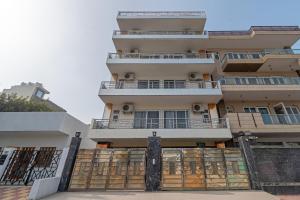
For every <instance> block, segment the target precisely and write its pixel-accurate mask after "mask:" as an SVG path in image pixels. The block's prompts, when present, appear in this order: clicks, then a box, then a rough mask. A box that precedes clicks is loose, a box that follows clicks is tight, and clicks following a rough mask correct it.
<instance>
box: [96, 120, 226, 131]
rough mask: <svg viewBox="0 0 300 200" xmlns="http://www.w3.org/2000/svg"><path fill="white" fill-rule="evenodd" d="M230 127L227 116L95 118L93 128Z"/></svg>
mask: <svg viewBox="0 0 300 200" xmlns="http://www.w3.org/2000/svg"><path fill="white" fill-rule="evenodd" d="M203 128H228V120H227V119H226V118H219V119H205V118H203V119H188V118H182V119H178V118H177V119H173V118H152V119H140V118H139V119H117V120H110V119H93V121H92V129H203Z"/></svg>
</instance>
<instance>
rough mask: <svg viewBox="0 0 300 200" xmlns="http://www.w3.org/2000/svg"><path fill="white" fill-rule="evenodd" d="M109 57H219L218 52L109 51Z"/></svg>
mask: <svg viewBox="0 0 300 200" xmlns="http://www.w3.org/2000/svg"><path fill="white" fill-rule="evenodd" d="M108 59H151V60H152V59H219V55H218V54H217V53H172V54H170V53H122V54H119V53H109V54H108Z"/></svg>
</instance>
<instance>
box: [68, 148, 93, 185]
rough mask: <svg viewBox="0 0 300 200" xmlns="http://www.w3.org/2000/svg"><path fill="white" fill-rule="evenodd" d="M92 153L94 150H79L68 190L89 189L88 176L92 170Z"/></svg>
mask: <svg viewBox="0 0 300 200" xmlns="http://www.w3.org/2000/svg"><path fill="white" fill-rule="evenodd" d="M94 153H95V150H90V149H80V150H79V152H78V154H77V156H76V162H75V166H74V169H73V174H72V178H71V181H70V185H69V188H70V189H87V188H88V187H89V177H90V176H89V175H90V173H91V170H92V161H93V157H94Z"/></svg>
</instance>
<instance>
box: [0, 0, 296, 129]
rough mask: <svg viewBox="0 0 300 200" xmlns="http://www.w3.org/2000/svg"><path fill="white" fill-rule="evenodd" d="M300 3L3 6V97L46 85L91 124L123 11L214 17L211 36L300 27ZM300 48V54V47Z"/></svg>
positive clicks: (200, 0) (94, 1) (70, 1)
mask: <svg viewBox="0 0 300 200" xmlns="http://www.w3.org/2000/svg"><path fill="white" fill-rule="evenodd" d="M299 8H300V1H299V0H285V1H283V0H276V1H271V0H270V1H269V0H0V91H2V90H3V89H4V88H10V87H11V86H12V85H16V84H20V83H21V82H41V83H43V85H44V87H45V88H46V89H47V90H49V91H50V92H51V94H50V96H49V97H50V100H52V101H53V102H55V103H56V104H58V105H60V106H62V107H63V108H65V109H66V110H67V111H68V112H69V113H70V114H71V115H73V116H75V117H77V118H78V119H80V120H82V121H84V122H86V123H90V121H91V119H92V118H101V117H102V111H103V107H104V105H103V103H102V102H101V100H100V99H99V97H98V90H99V87H100V82H101V81H105V80H110V73H109V71H108V69H107V67H106V64H105V63H106V56H107V53H108V52H115V49H114V45H113V42H112V39H111V38H112V32H113V30H117V29H118V26H117V23H116V15H117V12H118V11H167V10H168V11H199V10H204V11H206V15H207V22H206V27H205V30H248V29H249V27H250V26H251V25H257V26H259V25H300V10H299ZM294 48H300V42H298V43H297V44H296V45H295V46H294Z"/></svg>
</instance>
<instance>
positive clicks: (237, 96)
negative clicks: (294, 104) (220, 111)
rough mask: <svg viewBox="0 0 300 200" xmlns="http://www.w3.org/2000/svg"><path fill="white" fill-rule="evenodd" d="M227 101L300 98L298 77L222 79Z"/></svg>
mask: <svg viewBox="0 0 300 200" xmlns="http://www.w3.org/2000/svg"><path fill="white" fill-rule="evenodd" d="M220 82H221V85H222V92H223V96H224V100H226V101H236V100H238V101H240V100H247V101H265V100H274V101H281V100H282V99H285V100H290V101H297V100H299V99H300V78H298V77H229V78H224V79H222V80H220Z"/></svg>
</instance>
